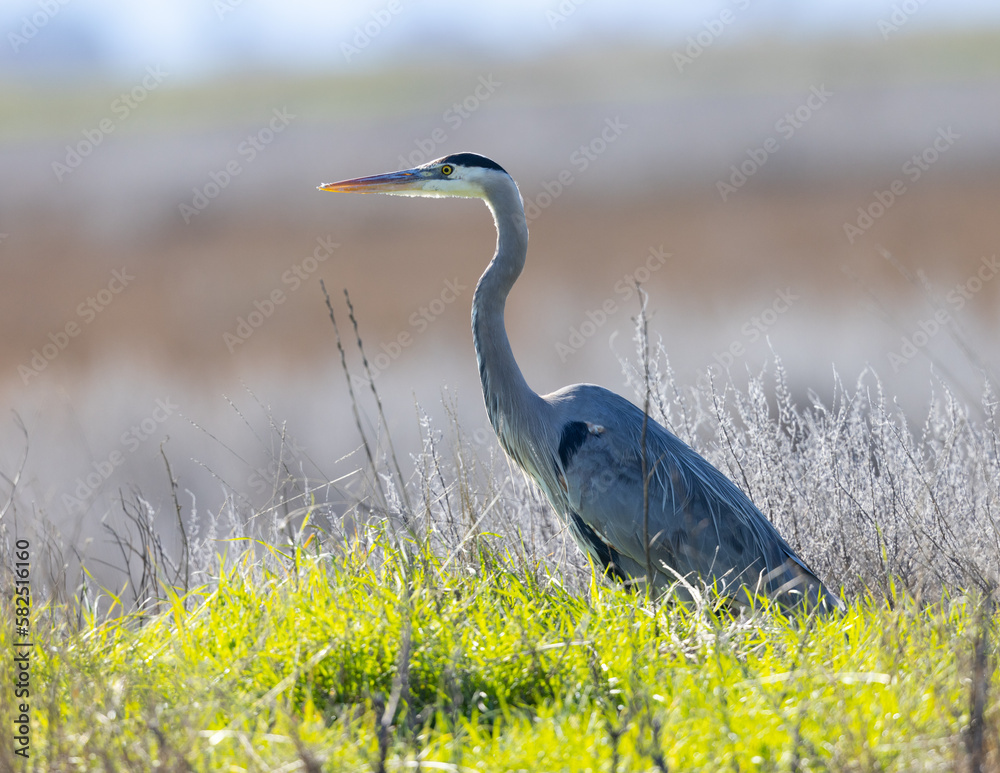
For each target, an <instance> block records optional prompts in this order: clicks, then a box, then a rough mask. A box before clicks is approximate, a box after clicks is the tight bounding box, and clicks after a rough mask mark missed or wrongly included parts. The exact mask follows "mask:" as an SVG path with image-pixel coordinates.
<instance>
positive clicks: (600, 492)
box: [557, 385, 840, 608]
mask: <svg viewBox="0 0 1000 773" xmlns="http://www.w3.org/2000/svg"><path fill="white" fill-rule="evenodd" d="M573 390H574V392H575V393H574V394H572V395H570V394H567V395H566V396H567V397H571V398H572V399H571V400H570V402H569V404H567V405H566V406H565V407H566V408H570V406H572V410H571V411H566V412H564V415H566V414H568V413H570V412H572V413H573V414H574V415H575V416H577V417H579V418H578V419H572V420H567V421H566V422H565V423H564V424H563V427H562V430H561V438H560V445H559V460H558V462H557V467H558V468H559V470H558V471H559V478H558V485H559V487H560V488H561V489H562V492H563V494H564V497H565V501H566V510H567V513H566V514H567V517H568V518H569V520H570V524H571V526H572V527H573V530H574V536H576V538H577V540H578V542H580V544H581V546H583V547H584V548H585V549H587V550H588V551H589V552H591V553H592V554H593V555H595V557H597V558H599V559H600V560H601V561H602V563H604V564H605V566H606V567H607V568H608V569H609V570H610V571H612V572H613V573H615V574H617V575H618V576H620V577H625V576H627V577H631V578H637V579H638V578H643V577H645V575H646V554H645V547H644V546H645V541H644V528H643V512H644V494H643V460H642V454H641V452H640V448H641V438H642V422H643V413H642V411H641V410H640V409H639V408H637V407H636V406H634V405H632V403H630V402H628V401H627V400H625V399H624V398H622V397H619V396H618V395H616V394H615V393H613V392H609V391H607V390H604V389H602V388H600V387H594V386H589V385H588V386H584V387H575V388H573ZM646 448H647V456H646V458H647V467H646V469H647V470H648V471H651V474H650V476H649V492H648V502H649V505H648V506H649V536H650V559H651V563H652V564H653V568H654V571H655V573H656V577H655V580H656V583H657V585H660V586H667V585H672V584H674V583H675V582H676V581H677V575H680V576H681V577H684V578H686V579H687V580H688V581H689V582H692V583H693V584H694V585H695V586H696V587H697V586H698V585H700V582H701V581H705V582H706V583H708V584H709V585H712V584H714V585H715V586H716V587H717V588H718V589H719V590H720V591H722V592H723V593H724V594H726V595H728V596H732V597H734V598H735V599H736V600H738V601H740V602H741V603H746V602H748V601H749V600H750V598H752V597H753V596H755V595H757V594H765V595H767V596H770V597H772V598H773V599H775V600H776V601H778V602H779V603H781V604H782V605H783V606H785V607H789V608H791V607H795V606H798V605H799V604H801V603H802V602H803V601H804V600H805V601H806V602H807V604H808V606H810V607H813V606H816V605H821V606H824V607H827V608H837V607H839V605H840V604H839V601H837V600H836V599H835V598H834V597H833V596H832V595H831V594H830V593H829V592H828V591H827V589H826V588H825V587H824V586H823V584H822V583H821V582H820V581H819V579H817V577H816V576H815V575H814V574H813V573H812V571H811V570H810V569H809V567H808V566H806V565H805V563H803V561H802V560H801V559H800V558H799V557H798V556H796V555H795V552H794V551H793V550H792V549H791V547H790V546H789V545H788V543H786V542H785V540H784V539H782V537H781V535H780V534H778V532H777V530H776V529H775V528H774V526H773V525H772V524H771V522H770V521H768V520H767V518H765V517H764V515H763V514H762V513H761V512H760V510H758V509H757V508H756V507H755V506H754V505H753V503H752V502H751V501H750V499H749V498H748V497H747V496H746V495H745V494H744V493H743V492H742V491H741V490H740V489H739V488H738V487H737V486H736V485H735V484H734V483H733V482H732V481H730V480H729V479H728V478H727V477H726V476H725V475H723V474H722V473H721V472H719V470H717V469H716V468H715V467H713V466H712V465H711V464H709V463H708V461H706V460H705V459H704V458H703V457H701V456H700V455H698V454H697V453H695V452H694V451H693V450H692V449H691V448H690V447H689V446H688V445H686V444H685V443H683V442H682V441H681V440H679V439H678V438H677V437H675V436H674V435H672V434H671V433H670V432H668V431H667V430H666V429H664V428H663V427H662V426H661V425H660V424H658V423H657V422H655V421H653V420H652V419H650V420H649V421H648V423H647V426H646ZM674 572H676V574H674ZM679 590H681V592H683V590H682V589H681V588H679Z"/></svg>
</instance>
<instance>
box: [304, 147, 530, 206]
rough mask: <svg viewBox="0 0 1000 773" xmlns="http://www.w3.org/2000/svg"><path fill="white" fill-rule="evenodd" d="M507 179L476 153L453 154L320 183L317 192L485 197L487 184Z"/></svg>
mask: <svg viewBox="0 0 1000 773" xmlns="http://www.w3.org/2000/svg"><path fill="white" fill-rule="evenodd" d="M501 178H507V180H508V181H509V180H510V176H509V175H508V174H507V172H505V171H504V169H503V167H501V166H500V164H498V163H497V162H496V161H491V160H490V159H488V158H486V156H480V155H479V154H478V153H454V154H452V155H450V156H445V157H444V158H439V159H437V160H436V161H431V162H429V163H426V164H423V165H421V166H417V167H414V168H413V169H404V170H401V171H399V172H389V173H387V174H377V175H373V176H372V177H356V178H354V179H353V180H343V181H341V182H338V183H324V184H323V185H320V186H319V190H321V191H347V192H350V193H389V194H394V195H397V196H462V197H465V198H476V199H481V198H485V197H486V193H487V189H488V188H489V187H490V185H491V183H494V182H497V181H498V180H499V179H501Z"/></svg>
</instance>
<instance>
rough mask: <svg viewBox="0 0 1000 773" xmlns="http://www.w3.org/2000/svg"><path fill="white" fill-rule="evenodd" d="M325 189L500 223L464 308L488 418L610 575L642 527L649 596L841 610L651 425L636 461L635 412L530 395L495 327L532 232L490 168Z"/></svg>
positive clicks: (469, 159)
mask: <svg viewBox="0 0 1000 773" xmlns="http://www.w3.org/2000/svg"><path fill="white" fill-rule="evenodd" d="M321 188H322V189H323V190H333V191H338V190H342V191H356V192H367V191H374V192H379V193H395V194H401V195H411V196H412V195H416V196H460V197H478V198H482V199H483V200H484V201H485V202H486V204H487V206H488V207H489V209H490V211H491V212H492V213H493V217H494V220H495V222H496V227H497V249H496V252H495V254H494V256H493V259H492V260H491V261H490V263H489V265H488V266H487V267H486V270H485V272H484V273H483V275H482V277H481V278H480V280H479V283H478V285H477V286H476V291H475V295H474V296H473V302H472V331H473V340H474V342H475V348H476V357H477V360H478V363H479V374H480V379H481V382H482V388H483V398H484V401H485V404H486V411H487V414H488V416H489V419H490V423H491V424H492V425H493V428H494V430H495V431H496V434H497V437H498V439H499V441H500V444H501V446H502V447H503V448H504V450H505V451H506V453H507V454H508V455H509V456H510V457H511V458H512V459H513V460H514V462H515V463H516V464H517V465H518V466H520V467H521V468H522V469H523V470H524V471H525V472H526V473H527V474H528V475H529V476H530V477H531V478H533V479H534V480H535V482H536V483H537V484H538V485H539V486H540V487H541V489H542V491H544V493H545V495H546V496H547V497H548V499H549V502H551V504H552V506H553V508H554V509H555V511H556V512H557V513H558V514H559V516H560V517H561V518H562V519H563V520H564V521H565V522H566V524H567V526H568V528H569V530H570V532H571V533H572V535H573V536H574V538H575V540H576V542H577V544H578V545H579V546H580V547H581V549H582V550H584V551H585V552H586V553H588V554H589V555H591V556H592V557H593V559H594V561H595V562H596V563H597V564H598V565H599V566H602V567H603V568H604V569H605V570H606V572H607V573H608V574H609V575H610V576H612V577H614V578H617V579H619V580H622V581H626V582H630V583H642V582H645V581H646V575H647V563H646V547H645V545H646V543H645V539H644V534H645V524H646V521H647V516H648V534H649V543H650V550H649V555H650V563H651V564H652V569H653V575H654V577H653V585H654V587H655V588H657V589H663V588H674V592H675V593H676V594H677V596H678V597H679V598H682V599H685V598H690V592H689V590H688V586H690V587H698V586H699V585H700V584H701V583H702V582H704V583H706V584H708V585H711V586H714V587H715V588H716V589H717V590H718V592H719V593H720V594H723V595H724V596H726V597H728V598H730V599H732V600H733V601H735V602H737V603H740V604H750V603H753V600H754V599H755V598H756V597H758V596H761V595H765V596H769V597H771V598H772V599H774V600H775V601H777V602H778V603H779V604H780V605H781V606H783V607H785V608H788V609H792V608H797V607H800V606H804V607H806V608H809V609H814V608H818V609H822V610H832V609H838V608H840V607H841V603H840V602H839V600H837V599H836V597H834V596H833V595H832V594H831V593H830V592H829V591H828V590H827V589H826V588H825V587H824V586H823V584H822V583H821V582H820V580H819V579H818V578H817V577H816V575H815V574H814V573H813V572H812V571H811V570H810V569H809V567H808V566H806V564H805V563H804V562H803V561H802V560H801V559H800V558H799V557H798V556H797V555H796V554H795V551H793V550H792V548H791V547H790V546H789V545H788V543H787V542H785V540H784V539H783V538H782V537H781V535H780V534H779V533H778V531H777V530H776V529H775V528H774V526H773V525H772V524H771V522H770V521H768V519H767V518H765V517H764V515H763V514H762V513H761V512H760V510H758V509H757V507H756V506H754V504H753V503H752V502H751V501H750V499H749V498H748V497H747V496H746V494H744V493H743V491H741V490H740V489H739V487H737V486H736V485H735V484H734V483H733V482H732V481H731V480H729V479H728V478H727V477H726V476H725V475H723V474H722V473H721V472H719V470H717V469H716V468H715V467H713V466H712V465H711V464H710V463H709V462H708V461H707V460H705V459H704V458H703V457H702V456H700V455H699V454H698V453H696V452H695V451H694V450H693V449H692V448H690V447H689V446H688V445H687V444H685V443H684V442H682V441H681V440H680V439H678V438H677V437H676V436H675V435H673V434H672V433H670V432H669V431H668V430H667V429H666V428H664V427H663V426H662V425H660V424H658V423H657V422H656V421H654V420H653V419H652V418H649V419H648V420H647V421H646V430H645V452H643V422H644V418H645V417H644V414H643V411H642V410H641V409H639V408H638V407H636V406H635V405H633V404H632V403H631V402H629V401H628V400H626V399H625V398H623V397H620V396H619V395H617V394H615V393H614V392H611V391H609V390H607V389H604V388H603V387H599V386H595V385H593V384H577V385H574V386H569V387H565V388H563V389H560V390H558V391H556V392H553V393H552V394H548V395H544V396H541V395H538V394H536V393H535V392H534V391H533V390H532V389H531V388H530V387H529V386H528V384H527V382H526V381H525V380H524V377H523V375H522V374H521V370H520V368H519V367H518V365H517V362H516V360H515V359H514V355H513V352H512V351H511V347H510V342H509V340H508V338H507V332H506V329H505V326H504V318H503V317H504V306H505V303H506V299H507V295H508V293H509V292H510V290H511V288H512V287H513V285H514V282H515V281H516V280H517V278H518V276H519V275H520V274H521V270H522V269H523V268H524V262H525V257H526V254H527V247H528V228H527V223H526V221H525V216H524V204H523V201H522V199H521V195H520V193H519V192H518V189H517V185H516V184H515V183H514V181H513V179H512V178H511V177H510V176H509V175H508V174H507V173H506V172H505V171H504V170H503V168H502V167H500V166H499V165H498V164H497V163H496V162H494V161H491V160H490V159H488V158H486V157H485V156H480V155H478V154H474V153H456V154H453V155H450V156H446V157H444V158H441V159H438V160H436V161H432V162H430V163H428V164H424V165H423V166H420V167H416V168H414V169H410V170H404V171H400V172H392V173H389V174H385V175H376V176H374V177H366V178H356V179H354V180H345V181H343V182H341V183H333V184H330V185H324V186H321ZM644 453H645V464H644V459H643V455H644ZM644 469H645V470H646V471H647V474H648V481H649V485H648V493H644V485H643V470H644ZM679 579H682V580H683V581H682V582H678V580H679Z"/></svg>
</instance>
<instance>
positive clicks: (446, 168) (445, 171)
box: [441, 164, 455, 177]
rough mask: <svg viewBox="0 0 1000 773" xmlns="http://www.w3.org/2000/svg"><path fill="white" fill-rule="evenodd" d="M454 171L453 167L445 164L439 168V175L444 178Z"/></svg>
mask: <svg viewBox="0 0 1000 773" xmlns="http://www.w3.org/2000/svg"><path fill="white" fill-rule="evenodd" d="M454 171H455V167H453V166H452V165H451V164H445V165H444V166H442V167H441V174H443V175H444V176H445V177H447V176H448V175H450V174H451V173H452V172H454Z"/></svg>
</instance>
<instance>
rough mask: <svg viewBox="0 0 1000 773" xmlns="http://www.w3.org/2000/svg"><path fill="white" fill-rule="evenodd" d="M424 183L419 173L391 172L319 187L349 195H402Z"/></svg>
mask: <svg viewBox="0 0 1000 773" xmlns="http://www.w3.org/2000/svg"><path fill="white" fill-rule="evenodd" d="M422 182H423V177H421V176H420V175H419V174H418V173H417V172H415V171H413V170H406V171H403V172H389V173H388V174H376V175H372V176H371V177H355V178H354V179H353V180H341V181H340V182H339V183H323V184H322V185H320V186H318V190H321V191H344V192H348V193H402V192H403V191H407V190H413V189H414V188H418V187H419V184H420V183H422Z"/></svg>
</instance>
